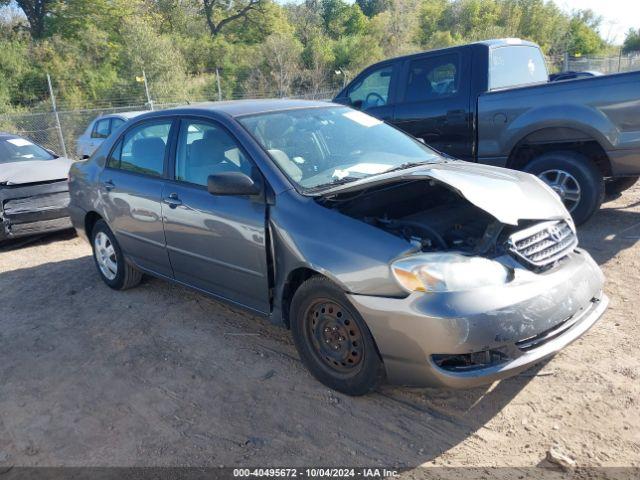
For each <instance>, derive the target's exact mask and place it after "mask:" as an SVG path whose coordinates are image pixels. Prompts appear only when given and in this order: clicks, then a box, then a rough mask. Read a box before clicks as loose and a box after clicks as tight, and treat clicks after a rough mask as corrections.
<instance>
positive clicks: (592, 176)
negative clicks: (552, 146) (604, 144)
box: [524, 151, 604, 225]
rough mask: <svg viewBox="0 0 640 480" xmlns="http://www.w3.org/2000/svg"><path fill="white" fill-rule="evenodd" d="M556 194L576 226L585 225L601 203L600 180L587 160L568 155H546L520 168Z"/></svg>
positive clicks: (601, 189) (549, 153)
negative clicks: (534, 176)
mask: <svg viewBox="0 0 640 480" xmlns="http://www.w3.org/2000/svg"><path fill="white" fill-rule="evenodd" d="M524 170H525V171H526V172H529V173H532V174H534V175H537V176H538V177H539V178H540V179H541V180H542V181H544V182H545V183H546V184H547V185H549V186H550V187H551V188H552V189H553V191H554V192H556V193H557V194H558V195H559V196H560V198H561V199H562V202H563V203H564V205H565V207H567V210H568V211H569V213H571V216H572V217H573V220H574V221H575V223H576V224H577V225H580V224H582V223H584V222H586V221H587V220H588V219H589V218H590V217H591V216H592V215H593V214H594V213H595V212H596V211H597V210H598V209H599V208H600V205H601V204H602V201H603V199H604V179H603V177H602V174H601V173H600V171H599V170H598V168H597V167H596V166H595V165H594V164H593V162H592V161H591V160H589V158H587V157H585V156H584V155H582V154H580V153H577V152H571V151H557V152H548V153H545V154H543V155H540V156H538V157H536V158H534V159H533V160H532V161H531V162H529V163H528V164H527V165H526V167H525V168H524Z"/></svg>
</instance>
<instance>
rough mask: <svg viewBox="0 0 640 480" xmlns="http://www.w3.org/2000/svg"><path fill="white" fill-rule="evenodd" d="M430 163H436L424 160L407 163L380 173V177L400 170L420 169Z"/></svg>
mask: <svg viewBox="0 0 640 480" xmlns="http://www.w3.org/2000/svg"><path fill="white" fill-rule="evenodd" d="M428 163H434V162H429V161H428V160H424V161H422V162H407V163H403V164H401V165H398V166H397V167H393V168H390V169H389V170H385V171H384V172H380V173H379V175H383V174H385V173H389V172H396V171H398V170H406V169H407V168H412V167H419V166H420V165H426V164H428Z"/></svg>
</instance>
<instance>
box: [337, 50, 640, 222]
mask: <svg viewBox="0 0 640 480" xmlns="http://www.w3.org/2000/svg"><path fill="white" fill-rule="evenodd" d="M334 102H337V103H342V104H346V105H350V106H352V107H354V108H358V109H361V110H363V111H365V112H367V113H368V114H370V115H373V116H375V117H378V118H380V119H382V120H385V121H387V122H389V123H391V124H393V125H395V126H397V127H398V128H401V129H402V130H405V131H406V132H408V133H410V134H411V135H413V136H415V137H416V138H419V139H422V140H424V142H425V143H427V144H429V145H430V146H432V147H433V148H435V149H436V150H439V151H441V152H444V153H446V154H448V155H450V156H453V157H456V158H460V159H463V160H469V161H476V162H481V163H487V164H491V165H497V166H503V167H508V168H514V169H518V170H525V171H527V172H530V173H533V174H536V175H538V176H539V177H540V178H541V179H542V180H544V181H545V182H546V183H547V184H549V186H550V187H551V188H553V189H554V190H555V191H556V192H557V193H558V194H559V195H560V196H561V197H562V199H563V201H564V203H565V205H566V206H567V209H568V210H569V211H570V212H571V213H572V215H573V217H574V219H575V221H576V223H582V222H584V221H586V220H587V219H588V218H589V217H590V216H591V215H593V213H594V212H595V211H596V210H598V208H599V207H600V204H601V203H602V200H603V198H604V191H605V186H606V189H607V191H608V192H611V193H617V192H620V191H622V190H625V189H626V188H629V187H630V186H632V185H633V184H634V182H635V181H636V180H637V178H638V175H640V72H631V73H621V74H615V75H604V76H596V77H592V78H584V79H577V80H572V81H566V82H553V83H549V76H548V72H547V68H546V65H545V60H544V56H543V54H542V52H541V51H540V48H539V47H538V46H537V45H536V44H535V43H531V42H526V41H523V40H520V39H503V40H488V41H483V42H478V43H473V44H469V45H463V46H459V47H452V48H446V49H442V50H434V51H429V52H423V53H418V54H414V55H409V56H404V57H399V58H393V59H389V60H385V61H383V62H380V63H377V64H375V65H372V66H370V67H368V68H367V69H365V70H364V71H363V72H362V73H360V74H359V75H358V76H357V77H355V78H354V80H353V81H351V83H350V84H349V85H347V86H346V87H345V88H344V89H343V90H342V91H341V92H340V93H339V94H338V95H337V96H336V98H335V99H334Z"/></svg>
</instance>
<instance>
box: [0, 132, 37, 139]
mask: <svg viewBox="0 0 640 480" xmlns="http://www.w3.org/2000/svg"><path fill="white" fill-rule="evenodd" d="M12 138H24V137H21V136H20V135H16V134H14V133H9V132H0V140H10V139H12ZM29 141H31V140H29Z"/></svg>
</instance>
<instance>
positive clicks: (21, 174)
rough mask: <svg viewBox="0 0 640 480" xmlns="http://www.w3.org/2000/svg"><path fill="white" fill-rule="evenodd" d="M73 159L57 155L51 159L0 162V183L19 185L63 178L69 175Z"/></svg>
mask: <svg viewBox="0 0 640 480" xmlns="http://www.w3.org/2000/svg"><path fill="white" fill-rule="evenodd" d="M72 163H73V160H71V159H70V158H65V157H59V158H56V159H53V160H31V161H24V162H11V163H4V164H0V184H3V183H6V184H7V185H20V184H23V183H36V182H47V181H49V180H64V179H66V178H67V177H68V176H69V168H70V167H71V164H72Z"/></svg>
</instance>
